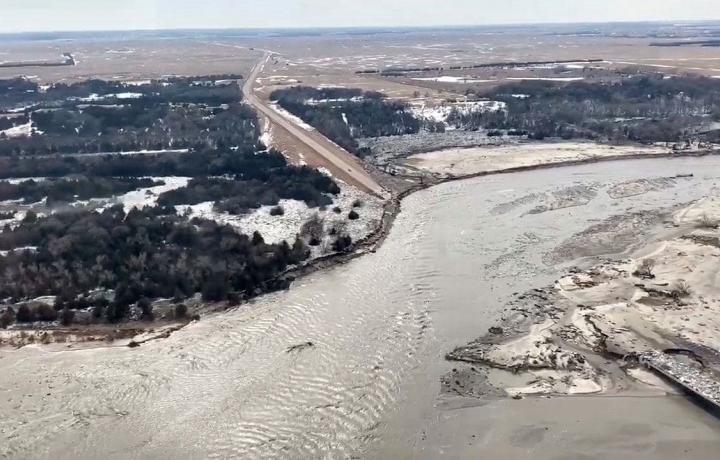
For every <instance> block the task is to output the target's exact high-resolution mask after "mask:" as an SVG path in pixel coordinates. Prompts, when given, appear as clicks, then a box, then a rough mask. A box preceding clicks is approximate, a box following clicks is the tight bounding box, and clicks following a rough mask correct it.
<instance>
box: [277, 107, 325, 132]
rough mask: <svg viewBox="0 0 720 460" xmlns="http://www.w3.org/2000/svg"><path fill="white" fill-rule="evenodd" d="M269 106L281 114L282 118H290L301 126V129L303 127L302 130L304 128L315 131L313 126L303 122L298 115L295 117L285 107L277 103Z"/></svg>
mask: <svg viewBox="0 0 720 460" xmlns="http://www.w3.org/2000/svg"><path fill="white" fill-rule="evenodd" d="M270 107H272V109H273V110H274V111H276V112H277V113H279V114H280V115H282V116H283V117H284V118H286V119H288V120H290V121H291V122H293V124H295V125H297V126H299V127H301V128H302V129H304V130H306V131H315V128H313V127H312V126H310V125H309V124H307V123H305V122H304V121H303V120H302V119H301V118H300V117H296V116H295V115H293V114H292V113H290V112H288V111H287V110H285V109H283V108H282V107H280V106H279V105H278V104H276V103H272V104H270Z"/></svg>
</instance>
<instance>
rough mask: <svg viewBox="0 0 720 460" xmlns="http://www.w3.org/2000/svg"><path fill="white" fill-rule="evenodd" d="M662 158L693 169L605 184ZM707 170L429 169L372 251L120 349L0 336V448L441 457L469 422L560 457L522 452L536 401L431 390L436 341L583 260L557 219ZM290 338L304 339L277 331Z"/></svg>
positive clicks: (708, 166) (588, 220)
mask: <svg viewBox="0 0 720 460" xmlns="http://www.w3.org/2000/svg"><path fill="white" fill-rule="evenodd" d="M677 174H694V177H692V178H682V179H673V180H670V181H666V182H667V183H665V182H664V183H663V185H662V186H657V187H654V186H653V187H649V190H644V189H643V190H641V192H640V193H639V194H633V196H625V197H617V196H616V197H615V198H613V197H611V196H610V194H609V193H608V190H609V187H611V186H613V185H614V184H618V183H622V182H625V181H633V180H637V179H643V178H660V177H668V176H675V175H677ZM718 177H720V158H714V157H708V158H700V159H673V160H667V159H665V160H635V161H622V162H612V163H603V164H593V165H587V166H574V167H565V168H556V169H547V170H538V171H532V172H525V173H515V174H505V175H496V176H489V177H484V178H477V179H470V180H465V181H458V182H452V183H446V184H443V185H440V186H436V187H433V188H430V189H427V190H424V191H421V192H418V193H416V194H413V195H411V196H410V197H408V198H407V199H406V200H405V201H404V202H403V210H402V212H401V213H400V215H399V216H398V218H397V220H396V222H395V224H394V226H393V228H392V230H391V232H390V234H389V235H388V237H387V239H386V241H385V242H384V243H383V245H382V246H381V247H380V248H379V249H378V250H377V252H376V253H373V254H368V255H365V256H363V257H361V258H359V259H356V260H354V261H352V262H350V263H348V264H346V265H342V266H337V267H335V268H333V269H330V270H327V271H323V272H318V273H315V274H313V275H310V276H308V277H305V278H302V279H301V280H298V281H297V282H296V283H295V284H294V285H293V286H292V288H291V289H290V290H289V291H287V292H281V293H276V294H272V295H267V296H264V297H262V298H260V299H258V300H257V301H255V302H254V303H252V304H250V305H244V306H242V307H241V308H239V309H237V310H234V311H229V312H226V313H223V314H218V315H214V316H210V317H207V318H203V319H202V320H201V321H199V322H197V323H195V324H192V325H190V326H189V327H187V328H185V329H183V330H181V331H179V332H176V333H174V334H173V335H172V336H171V337H169V338H168V339H165V340H160V341H155V342H150V343H147V344H145V345H143V346H141V347H139V348H136V349H128V348H104V349H94V350H84V351H63V352H57V351H55V352H50V351H47V350H43V349H40V348H34V347H26V348H24V349H21V350H17V351H15V350H12V351H11V350H7V349H6V350H2V351H0V372H1V375H0V441H1V442H0V456H8V457H15V458H53V459H60V458H208V457H210V458H270V457H283V458H317V457H331V458H346V457H373V458H374V457H385V458H387V457H389V456H394V457H410V456H413V457H416V458H417V457H427V458H436V457H437V456H440V455H442V454H445V455H446V456H448V458H458V457H462V456H464V455H467V452H466V451H464V450H463V449H465V447H467V444H468V440H467V439H465V438H463V439H462V440H460V439H459V438H458V437H459V436H461V435H462V436H464V432H463V430H466V429H467V426H468V423H471V424H474V427H475V429H476V431H473V435H472V439H479V438H482V439H483V441H482V442H483V443H484V444H483V445H484V448H486V449H488V451H490V452H497V453H498V455H500V454H502V449H503V448H504V447H503V446H505V447H507V449H516V450H512V452H514V453H518V452H519V453H522V452H526V454H527V455H528V456H529V457H533V458H546V457H547V458H561V457H553V456H552V455H551V453H548V454H547V455H546V456H543V455H535V454H537V451H535V450H534V449H538V448H539V447H541V446H543V445H546V444H552V443H557V440H556V441H552V440H551V439H543V438H542V436H540V435H539V434H536V433H535V432H534V431H532V430H531V427H530V425H529V424H530V422H528V421H527V420H529V419H531V418H532V417H536V418H537V417H538V415H537V414H535V413H534V412H533V410H535V411H536V412H537V411H540V412H542V411H544V409H542V407H540V406H538V405H537V404H535V403H529V402H523V403H522V404H525V405H524V406H521V405H520V404H521V403H520V402H517V405H515V406H511V405H510V404H511V403H510V402H507V401H503V402H495V403H493V402H487V401H486V402H481V401H475V402H473V401H459V400H452V398H448V397H445V396H443V395H442V394H441V388H440V377H441V376H442V375H443V374H445V373H446V372H447V371H448V370H449V369H451V368H452V367H453V365H452V364H450V363H447V362H445V361H444V359H443V355H444V354H445V353H446V352H448V351H449V350H451V349H452V348H454V347H455V346H457V345H462V344H465V343H466V342H468V341H469V340H472V339H474V338H475V337H477V336H479V335H481V334H482V333H484V332H485V331H486V330H487V328H488V327H490V326H492V325H493V324H494V323H496V322H497V321H498V320H499V318H500V316H501V315H502V310H503V307H504V306H505V304H506V303H507V302H508V301H509V300H511V299H512V298H513V295H514V294H516V293H521V292H523V291H527V290H529V289H532V288H535V287H542V286H544V285H547V284H548V283H551V282H552V281H553V280H555V279H557V277H558V275H559V274H560V273H562V272H563V270H565V269H566V268H567V266H568V265H569V264H571V263H572V264H578V263H589V261H588V260H585V261H584V262H583V261H578V260H573V259H576V257H575V256H576V255H580V254H572V253H568V252H567V251H566V252H563V253H558V251H557V248H559V247H561V245H562V243H563V242H566V241H568V240H569V239H570V238H571V237H572V236H573V235H575V234H577V233H578V232H581V231H583V230H584V229H586V228H587V227H589V226H590V225H593V224H597V223H599V222H601V221H603V220H605V219H607V218H609V217H612V216H619V215H625V214H628V213H636V212H642V211H652V212H654V211H656V210H658V209H660V208H666V207H670V206H672V205H677V204H682V203H688V202H690V201H693V200H696V199H699V198H701V197H703V196H705V195H708V194H710V193H717V192H718V191H719V190H718V189H717V184H718V180H717V178H718ZM558 203H560V204H561V205H558ZM556 207H559V208H560V209H553V208H556ZM670 230H671V228H670V226H669V225H668V223H667V219H666V218H663V217H662V216H661V217H659V218H658V219H656V220H652V219H648V221H647V222H645V223H644V224H643V226H641V227H638V228H636V229H635V231H633V232H632V235H630V237H628V238H625V239H623V241H621V242H619V243H618V242H614V243H613V244H608V245H605V246H603V245H600V246H598V249H596V250H594V252H595V253H596V254H589V253H587V252H583V253H582V254H581V255H583V256H588V255H603V254H604V253H608V252H614V253H616V252H618V249H619V246H618V245H621V246H623V247H622V248H621V249H627V248H628V247H630V246H632V245H633V244H638V243H641V242H642V241H641V239H645V238H649V237H651V236H652V235H655V234H658V232H663V231H670ZM634 236H636V237H637V238H635V239H634V238H633V237H634ZM640 237H642V238H640ZM550 254H555V255H557V254H561V255H562V257H549V255H550ZM307 342H312V343H313V346H311V347H304V348H303V347H300V348H297V349H292V348H291V347H293V346H295V345H299V344H303V343H307ZM596 399H597V398H596ZM646 399H647V398H646ZM654 399H656V404H658V405H657V406H656V407H658V408H659V409H658V411H666V412H667V413H668V414H683V415H682V416H683V417H685V418H686V419H687V421H686V422H685V423H686V424H688V426H686V427H685V428H686V429H687V433H692V435H693V436H695V438H693V439H696V438H699V439H701V440H707V439H712V438H713V436H715V437H716V439H720V428H718V426H717V423H716V422H713V421H712V420H709V419H706V418H705V416H704V415H702V414H701V413H699V411H698V410H697V409H696V408H694V407H693V406H690V405H687V404H685V403H683V402H682V401H681V400H672V402H671V403H663V402H661V401H665V399H667V398H665V399H663V398H654ZM578 401H580V400H578ZM538 404H546V403H545V402H541V403H538ZM557 404H559V405H561V404H563V403H562V401H560V400H558V401H557ZM583 404H590V405H591V404H592V402H591V401H589V400H583ZM667 404H671V405H672V406H671V407H668V406H667ZM603 405H605V406H606V405H607V404H605V403H603ZM519 407H520V408H524V409H523V410H526V412H524V414H525V415H523V414H515V415H513V417H516V418H515V420H517V419H518V417H519V418H520V419H523V418H525V417H526V416H527V417H528V419H526V420H525V421H523V422H522V423H520V425H522V426H521V427H520V428H522V429H525V428H523V427H526V426H527V427H528V428H527V430H530V431H528V432H523V433H519V434H518V433H517V432H511V431H507V433H505V432H501V431H497V430H499V428H497V429H496V428H491V427H490V424H491V422H492V424H493V426H495V425H496V426H501V422H503V423H506V424H508V426H509V425H512V419H511V418H508V419H503V420H499V419H497V417H498V415H497V414H498V411H504V412H503V414H505V415H507V414H510V413H515V412H517V411H518V410H519V409H518V408H519ZM557 407H560V406H557ZM567 410H570V409H567ZM513 411H515V412H513ZM489 413H493V414H496V415H493V416H492V417H490V416H489V415H488V414H489ZM598 413H602V412H601V411H600V412H598ZM658 413H665V412H658ZM533 414H535V415H533ZM636 414H638V415H637V416H638V418H639V419H638V421H637V423H635V425H640V428H642V427H645V428H646V429H645V431H642V430H640V431H641V435H642V436H644V438H643V439H645V440H646V441H647V442H653V440H654V439H659V438H661V437H662V434H663V431H662V427H655V426H654V425H653V421H652V420H651V419H652V417H651V416H646V415H643V413H642V409H640V410H638V411H637V412H636ZM505 415H502V417H505ZM576 415H578V414H573V413H572V412H570V416H572V417H575V416H576ZM651 415H652V414H651ZM493 417H495V418H493ZM575 419H578V420H580V419H579V417H575V418H574V419H573V420H575ZM473 420H474V421H473ZM461 422H462V423H461ZM610 422H611V421H610ZM453 423H455V424H456V425H457V426H456V425H453ZM595 426H601V422H600V421H597V420H596V425H595ZM640 428H638V427H637V426H636V429H640ZM572 429H574V428H571V431H572ZM678 429H680V428H678ZM508 430H510V428H508ZM527 430H526V431H527ZM648 430H650V431H648ZM513 433H514V434H513ZM683 433H684V432H683ZM476 435H477V438H476ZM506 435H507V440H506V439H505V436H506ZM596 435H597V434H596ZM538 436H540V438H538ZM468 439H470V437H469V432H468ZM575 440H576V441H577V439H575ZM600 441H601V439H600ZM588 442H590V441H588ZM708 442H709V441H708ZM470 443H472V441H470ZM528 443H529V444H528ZM481 444H482V443H481ZM461 446H465V447H461ZM468 448H469V447H468ZM637 448H638V447H637V445H634V446H629V447H627V449H637ZM645 448H648V447H647V446H645ZM493 449H495V450H493ZM584 449H585V451H590V450H592V448H591V447H590V444H588V445H586V446H585V447H584ZM615 449H616V452H618V453H622V452H625V453H627V452H632V450H624V449H625V446H615ZM508 452H510V451H508ZM533 452H535V454H533ZM543 452H546V453H547V452H548V451H547V450H546V451H543ZM518 455H520V454H518ZM490 458H493V457H490ZM495 458H501V457H495ZM503 458H510V457H503ZM513 458H516V457H513ZM517 458H522V457H521V456H520V457H517ZM567 458H571V457H567ZM572 458H580V457H572ZM587 458H601V457H587ZM602 458H604V457H602ZM617 458H624V457H623V456H622V455H621V456H620V457H617ZM638 458H640V457H638ZM643 458H644V457H643ZM648 458H652V457H648Z"/></svg>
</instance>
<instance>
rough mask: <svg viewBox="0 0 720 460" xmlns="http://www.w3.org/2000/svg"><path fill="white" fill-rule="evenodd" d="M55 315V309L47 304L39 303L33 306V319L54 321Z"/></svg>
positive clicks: (56, 315)
mask: <svg viewBox="0 0 720 460" xmlns="http://www.w3.org/2000/svg"><path fill="white" fill-rule="evenodd" d="M57 317H58V314H57V311H55V309H54V308H53V307H51V306H49V305H45V304H40V305H38V306H37V307H36V308H35V319H36V320H37V321H55V320H56V319H57Z"/></svg>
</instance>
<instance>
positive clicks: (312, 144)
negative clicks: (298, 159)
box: [243, 53, 384, 196]
mask: <svg viewBox="0 0 720 460" xmlns="http://www.w3.org/2000/svg"><path fill="white" fill-rule="evenodd" d="M270 56H271V54H270V53H266V54H265V56H264V57H263V59H262V61H260V62H259V63H258V64H257V65H256V66H255V67H254V68H253V70H252V72H251V73H250V75H249V76H248V78H247V80H246V82H245V84H244V85H243V95H244V97H245V100H246V101H247V102H248V103H249V104H250V105H252V106H253V107H254V108H255V109H256V110H257V111H258V112H259V113H260V114H262V116H264V117H265V118H266V119H267V120H268V121H269V122H270V123H271V124H275V125H277V126H278V127H279V128H281V129H282V130H284V131H286V132H287V133H288V134H289V135H290V136H291V137H292V139H293V140H294V141H295V143H296V144H297V147H298V148H300V149H301V150H303V151H304V152H305V154H306V156H307V155H312V156H313V158H312V161H310V162H309V163H310V164H312V165H313V166H323V167H325V168H327V169H328V170H329V171H330V172H331V173H332V174H333V176H335V177H337V178H338V179H340V180H343V181H345V182H347V183H349V184H351V185H354V186H356V187H359V188H360V189H362V190H364V191H366V192H370V193H373V194H375V195H378V196H382V195H383V193H384V190H383V188H382V187H381V186H380V185H379V184H378V183H377V182H376V181H375V180H374V179H373V178H372V177H371V176H370V175H369V174H368V173H367V172H366V171H365V169H363V167H362V165H361V164H360V162H359V161H358V160H357V158H355V157H354V156H353V155H352V154H350V153H348V152H346V151H345V150H343V149H342V148H340V147H338V146H337V145H335V144H333V143H332V142H330V141H329V140H327V139H326V138H325V137H323V136H322V135H321V134H320V133H318V132H316V131H308V130H305V129H303V128H300V127H298V126H297V125H295V124H294V123H293V122H292V121H290V120H289V119H287V118H285V117H283V116H282V115H280V114H279V113H278V112H276V111H275V110H273V108H272V107H270V106H269V104H268V103H267V101H265V100H263V99H262V98H260V97H258V95H257V94H255V89H254V87H255V81H256V79H257V77H258V75H259V74H260V72H261V71H262V69H263V67H264V65H265V63H266V62H267V61H268V59H269V58H270Z"/></svg>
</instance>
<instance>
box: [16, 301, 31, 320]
mask: <svg viewBox="0 0 720 460" xmlns="http://www.w3.org/2000/svg"><path fill="white" fill-rule="evenodd" d="M15 319H16V320H17V322H18V323H32V322H33V321H35V315H33V312H32V310H30V307H28V306H27V305H21V306H20V308H18V311H17V314H16V315H15Z"/></svg>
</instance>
